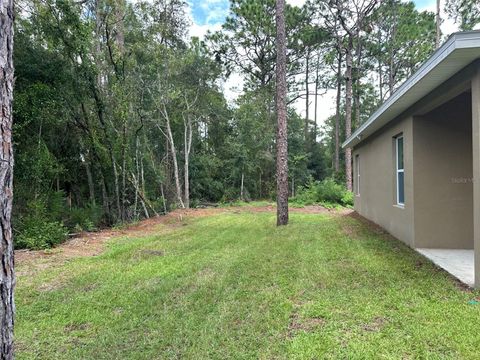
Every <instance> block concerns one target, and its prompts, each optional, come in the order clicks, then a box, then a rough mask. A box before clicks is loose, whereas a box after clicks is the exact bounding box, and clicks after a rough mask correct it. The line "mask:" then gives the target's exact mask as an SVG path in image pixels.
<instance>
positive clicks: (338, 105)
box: [335, 48, 342, 174]
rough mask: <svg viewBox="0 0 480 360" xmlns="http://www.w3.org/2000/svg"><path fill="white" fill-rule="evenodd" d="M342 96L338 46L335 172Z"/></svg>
mask: <svg viewBox="0 0 480 360" xmlns="http://www.w3.org/2000/svg"><path fill="white" fill-rule="evenodd" d="M341 98H342V54H341V49H340V48H339V55H338V63H337V103H336V110H335V172H336V173H337V174H338V172H339V171H340V103H341Z"/></svg>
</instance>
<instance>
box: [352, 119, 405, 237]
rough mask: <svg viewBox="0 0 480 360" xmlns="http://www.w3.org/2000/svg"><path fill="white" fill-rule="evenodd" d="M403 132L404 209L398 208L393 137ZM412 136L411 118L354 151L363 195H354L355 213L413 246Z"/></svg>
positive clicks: (369, 139) (384, 130) (386, 130)
mask: <svg viewBox="0 0 480 360" xmlns="http://www.w3.org/2000/svg"><path fill="white" fill-rule="evenodd" d="M400 133H403V136H404V167H405V206H404V207H399V206H397V205H395V203H396V187H395V159H394V150H393V149H394V137H395V136H397V135H399V134H400ZM412 133H413V131H412V118H407V119H405V120H403V121H399V122H396V123H393V124H390V125H389V126H387V127H385V128H384V129H382V132H381V133H379V134H375V135H373V136H371V137H369V138H368V139H367V140H366V141H364V142H363V143H361V145H359V146H358V147H357V148H355V149H354V150H353V158H354V159H356V155H357V154H358V155H359V156H360V195H358V196H357V195H356V196H355V200H354V202H355V210H356V211H357V212H358V213H359V214H360V215H362V216H364V217H366V218H367V219H370V220H372V221H373V222H375V223H377V224H378V225H380V226H382V227H383V228H385V229H386V230H387V231H388V232H390V233H391V234H392V235H393V236H395V237H397V238H398V239H400V240H402V241H404V242H405V243H407V244H408V245H410V246H413V244H414V226H413V225H414V212H413V186H412V185H413V178H412V175H413V162H412V151H413V138H412ZM355 166H356V164H354V168H355ZM355 180H356V179H354V181H355Z"/></svg>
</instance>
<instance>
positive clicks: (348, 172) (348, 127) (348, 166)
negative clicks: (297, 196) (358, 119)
mask: <svg viewBox="0 0 480 360" xmlns="http://www.w3.org/2000/svg"><path fill="white" fill-rule="evenodd" d="M352 48H353V40H352V37H351V36H349V39H348V47H347V49H346V50H347V51H346V59H345V60H346V65H347V71H346V72H345V81H346V90H345V93H346V94H345V138H349V137H350V135H351V134H352V80H353V79H352ZM345 178H346V183H347V189H348V190H350V191H352V149H350V148H347V149H345Z"/></svg>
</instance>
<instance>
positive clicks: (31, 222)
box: [15, 217, 68, 250]
mask: <svg viewBox="0 0 480 360" xmlns="http://www.w3.org/2000/svg"><path fill="white" fill-rule="evenodd" d="M23 225H24V226H23V230H22V231H21V232H20V233H19V234H18V235H16V237H15V247H16V248H19V249H23V248H28V249H32V250H40V249H48V248H50V247H52V246H55V245H57V244H60V243H61V242H63V241H65V239H66V238H67V236H68V231H67V228H66V227H65V226H63V224H62V223H61V222H59V221H51V222H48V221H43V220H39V219H35V218H33V217H31V218H28V219H26V221H25V222H24V224H23Z"/></svg>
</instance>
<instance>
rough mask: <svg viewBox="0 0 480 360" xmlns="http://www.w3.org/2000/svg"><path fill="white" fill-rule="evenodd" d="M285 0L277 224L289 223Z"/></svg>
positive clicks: (280, 35) (281, 2)
mask: <svg viewBox="0 0 480 360" xmlns="http://www.w3.org/2000/svg"><path fill="white" fill-rule="evenodd" d="M284 11H285V0H277V4H276V25H277V39H276V47H277V68H276V76H277V79H276V80H277V81H276V90H277V98H276V100H277V225H287V224H288V140H287V101H286V100H287V99H286V98H287V76H286V71H287V66H286V65H287V64H286V63H287V50H286V34H285V13H284Z"/></svg>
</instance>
